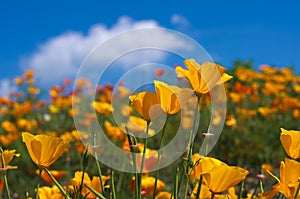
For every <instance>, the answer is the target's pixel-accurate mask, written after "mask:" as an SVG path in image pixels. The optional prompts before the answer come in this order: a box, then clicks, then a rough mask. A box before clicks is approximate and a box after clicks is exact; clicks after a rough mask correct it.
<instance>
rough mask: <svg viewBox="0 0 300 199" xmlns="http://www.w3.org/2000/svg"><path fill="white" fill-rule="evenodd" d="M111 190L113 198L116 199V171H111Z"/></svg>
mask: <svg viewBox="0 0 300 199" xmlns="http://www.w3.org/2000/svg"><path fill="white" fill-rule="evenodd" d="M111 192H112V199H116V190H115V174H114V171H111Z"/></svg>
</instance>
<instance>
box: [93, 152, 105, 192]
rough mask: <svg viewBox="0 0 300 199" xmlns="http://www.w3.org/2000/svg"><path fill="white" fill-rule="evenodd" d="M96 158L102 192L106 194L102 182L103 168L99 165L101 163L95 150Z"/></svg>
mask: <svg viewBox="0 0 300 199" xmlns="http://www.w3.org/2000/svg"><path fill="white" fill-rule="evenodd" d="M94 156H95V160H96V166H97V171H98V175H99V178H100V187H101V191H102V193H104V187H103V180H102V172H101V167H100V164H99V161H98V155H97V152H96V150H95V153H94Z"/></svg>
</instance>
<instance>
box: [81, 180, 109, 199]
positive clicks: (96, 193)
mask: <svg viewBox="0 0 300 199" xmlns="http://www.w3.org/2000/svg"><path fill="white" fill-rule="evenodd" d="M85 186H86V188H88V189H89V190H90V191H91V192H92V193H93V194H95V195H96V196H97V197H99V198H101V199H106V198H105V197H104V196H103V195H102V194H101V193H99V192H97V191H96V190H95V189H93V188H92V187H90V186H89V185H87V184H86V185H85Z"/></svg>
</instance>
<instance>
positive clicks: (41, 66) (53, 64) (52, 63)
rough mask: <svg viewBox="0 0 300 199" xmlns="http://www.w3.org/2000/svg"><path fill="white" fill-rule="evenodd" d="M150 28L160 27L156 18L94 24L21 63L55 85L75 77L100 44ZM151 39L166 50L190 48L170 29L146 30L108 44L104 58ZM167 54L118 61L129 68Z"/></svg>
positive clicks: (55, 39) (66, 35) (55, 40)
mask: <svg viewBox="0 0 300 199" xmlns="http://www.w3.org/2000/svg"><path fill="white" fill-rule="evenodd" d="M149 27H160V26H159V25H158V23H157V22H156V21H154V20H142V21H133V20H132V19H131V18H129V17H121V18H120V19H119V20H118V22H117V23H116V24H115V25H113V26H112V27H111V28H108V27H106V26H105V25H104V24H96V25H94V26H92V27H91V28H90V29H89V31H88V33H87V34H86V35H85V34H83V33H82V32H75V31H69V32H66V33H63V34H61V35H59V36H56V37H53V38H51V39H49V40H48V41H46V42H45V43H43V44H41V45H40V46H39V47H38V49H37V50H36V52H34V53H33V54H32V55H31V56H29V57H25V58H24V59H22V61H21V65H22V66H23V68H24V69H26V68H31V69H33V70H34V71H35V73H36V76H37V79H38V81H39V82H40V83H41V84H44V85H45V84H47V85H49V84H54V83H57V82H59V81H62V79H64V78H67V77H68V78H70V77H74V76H75V74H76V72H77V70H78V68H79V67H80V65H81V63H82V61H83V60H84V58H85V57H86V56H87V55H88V53H89V52H90V51H91V50H92V49H94V48H95V47H96V46H97V45H99V44H100V43H102V42H104V41H106V40H107V39H109V38H111V37H113V36H115V35H117V34H119V33H121V32H124V31H128V30H132V29H137V28H149ZM148 38H152V40H151V42H153V44H154V45H155V43H159V44H160V45H162V46H164V47H165V48H167V49H173V50H175V49H184V48H188V46H187V45H186V44H185V42H184V41H181V40H180V38H176V37H174V36H173V35H168V32H167V31H161V32H160V33H158V34H155V35H153V34H152V35H149V34H147V32H145V35H142V36H141V35H132V36H130V37H128V38H126V39H125V41H122V43H121V44H120V43H117V42H115V43H113V44H114V45H111V46H108V47H107V48H106V49H105V52H103V55H102V56H101V59H111V58H112V57H111V56H115V55H116V54H118V52H121V51H122V49H124V46H126V47H128V46H129V47H131V48H134V47H135V46H136V45H141V44H145V45H146V44H147V43H149V39H148ZM161 38H164V39H163V40H162V39H161ZM165 38H167V39H165ZM137 55H138V56H137ZM164 57H165V55H162V54H160V53H158V52H144V53H137V54H135V55H134V56H133V55H132V56H131V55H129V56H124V57H122V58H121V59H120V60H119V61H120V62H121V63H122V64H123V65H124V66H127V67H128V66H130V65H134V64H139V63H143V62H147V60H148V61H149V60H151V61H153V60H157V61H159V60H161V59H163V58H164ZM137 58H138V59H137ZM95 59H100V58H99V57H98V58H95ZM137 60H138V62H137ZM98 62H99V60H98Z"/></svg>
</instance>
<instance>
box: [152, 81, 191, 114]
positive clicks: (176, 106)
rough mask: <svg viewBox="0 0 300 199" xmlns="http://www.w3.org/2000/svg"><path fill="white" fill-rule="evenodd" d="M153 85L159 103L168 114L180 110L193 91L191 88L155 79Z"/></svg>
mask: <svg viewBox="0 0 300 199" xmlns="http://www.w3.org/2000/svg"><path fill="white" fill-rule="evenodd" d="M154 86H155V91H156V95H157V97H158V99H159V102H160V105H161V107H162V108H163V109H164V111H165V112H166V113H168V114H175V113H177V112H178V111H180V110H181V108H183V106H184V105H185V104H186V103H187V101H188V99H189V98H190V97H192V95H193V93H194V91H193V90H192V89H189V88H180V87H178V86H170V85H168V84H166V83H164V82H161V81H157V80H154Z"/></svg>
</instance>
